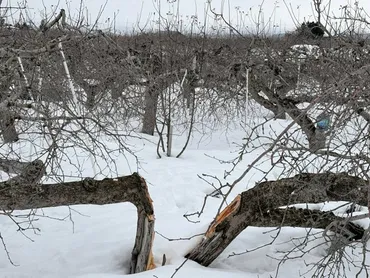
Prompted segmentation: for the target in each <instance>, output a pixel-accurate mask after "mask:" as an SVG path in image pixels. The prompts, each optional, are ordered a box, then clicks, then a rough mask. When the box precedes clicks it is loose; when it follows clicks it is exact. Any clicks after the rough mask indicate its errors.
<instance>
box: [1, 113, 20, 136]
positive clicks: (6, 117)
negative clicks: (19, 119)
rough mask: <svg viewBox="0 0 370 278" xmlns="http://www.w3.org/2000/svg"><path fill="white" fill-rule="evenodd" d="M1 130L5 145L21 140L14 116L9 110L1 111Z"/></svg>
mask: <svg viewBox="0 0 370 278" xmlns="http://www.w3.org/2000/svg"><path fill="white" fill-rule="evenodd" d="M0 129H1V134H2V135H3V140H4V143H14V142H17V141H18V140H19V137H18V132H17V130H16V129H15V119H14V116H13V115H12V112H11V111H9V109H7V108H4V109H1V111H0Z"/></svg>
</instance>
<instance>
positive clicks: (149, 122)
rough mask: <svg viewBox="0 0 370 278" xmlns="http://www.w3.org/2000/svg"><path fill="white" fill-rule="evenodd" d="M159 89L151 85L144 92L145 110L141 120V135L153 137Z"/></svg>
mask: <svg viewBox="0 0 370 278" xmlns="http://www.w3.org/2000/svg"><path fill="white" fill-rule="evenodd" d="M158 96H159V88H158V87H157V86H155V85H151V86H149V87H148V88H147V90H146V92H145V100H144V105H145V108H144V109H145V110H144V118H143V128H142V130H141V132H142V133H145V134H149V135H154V130H155V125H156V121H157V108H158Z"/></svg>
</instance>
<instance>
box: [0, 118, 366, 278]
mask: <svg viewBox="0 0 370 278" xmlns="http://www.w3.org/2000/svg"><path fill="white" fill-rule="evenodd" d="M288 123H289V121H288V120H287V121H281V120H280V121H275V122H273V128H275V129H277V130H282V129H283V128H284V127H285V126H286V125H287V124H288ZM185 136H186V133H182V134H181V135H179V136H175V137H174V141H173V144H174V149H173V153H174V154H177V153H178V152H179V151H180V150H181V148H182V146H183V143H184V142H185ZM245 136H246V134H245V131H244V130H243V129H242V128H238V126H237V125H236V126H235V127H229V128H228V129H226V128H220V129H219V130H217V131H214V132H213V133H212V134H208V135H206V136H204V134H201V133H198V134H194V136H193V138H192V140H191V142H190V145H189V147H188V149H187V150H186V151H185V153H184V155H183V156H181V157H180V158H178V159H177V158H174V157H170V158H169V157H166V156H165V155H163V156H162V158H161V159H159V158H157V155H156V143H157V138H156V137H151V136H144V137H143V138H144V139H145V140H143V139H140V138H131V139H129V141H128V143H129V144H130V146H131V148H132V149H134V150H135V151H136V155H137V157H138V159H139V164H137V162H136V160H135V159H134V158H133V157H132V156H130V155H127V156H126V157H123V156H122V155H120V156H118V155H117V157H116V161H115V162H116V165H117V172H116V173H104V171H103V172H101V173H99V174H97V175H96V177H97V178H102V177H104V174H106V175H107V176H114V175H127V174H130V173H131V172H134V171H138V172H139V173H140V174H141V175H142V176H143V177H144V178H145V179H146V181H147V183H148V186H149V191H150V194H151V196H152V199H153V202H154V208H155V215H156V224H155V225H156V226H155V229H156V231H157V232H158V233H160V234H163V235H164V236H165V237H168V238H173V239H176V238H187V237H192V236H194V235H198V234H201V233H203V232H205V230H206V229H207V227H208V225H209V223H210V222H211V221H212V219H213V217H214V216H215V213H216V211H217V209H218V206H219V204H220V202H221V199H218V198H209V199H208V202H207V206H206V209H205V212H204V214H203V215H202V216H201V217H200V218H197V217H193V218H192V220H194V221H199V222H198V223H191V222H189V221H187V220H186V219H185V218H184V217H183V215H184V214H186V213H192V212H196V211H198V210H199V209H200V208H201V206H202V203H203V199H204V196H205V194H207V193H210V192H212V191H213V188H212V187H211V186H210V185H208V184H206V183H205V182H204V181H202V180H201V179H199V177H198V176H197V175H201V174H202V173H207V174H211V175H217V176H218V177H220V178H222V177H223V174H224V171H225V170H227V169H229V168H230V165H227V164H223V163H220V162H219V161H218V160H217V159H214V158H213V157H216V158H219V159H222V160H228V159H232V158H234V157H236V156H237V151H238V149H239V147H238V145H240V144H241V143H242V138H243V137H245ZM17 146H18V152H21V151H22V150H24V152H29V146H27V145H22V143H19V144H18V145H17ZM260 153H261V150H255V151H252V152H251V153H249V154H246V155H245V156H244V157H243V161H242V162H241V163H240V164H239V165H238V167H237V168H236V170H235V171H234V172H233V174H232V175H231V176H229V177H228V181H232V180H233V179H234V178H236V177H238V175H240V173H241V172H242V171H243V170H244V169H245V168H246V167H247V165H248V163H250V161H252V160H253V158H254V157H256V156H257V155H259V154H260ZM71 157H73V159H78V152H75V153H73V154H71ZM80 161H82V162H83V163H82V164H83V167H82V168H83V169H84V171H83V173H80V174H81V176H82V177H87V176H94V174H96V173H94V171H96V167H97V166H96V165H95V166H93V165H92V160H90V159H88V158H87V157H86V155H83V153H81V157H80ZM263 161H264V162H263V163H259V166H258V167H259V168H260V169H268V168H269V166H270V164H269V163H270V160H269V157H266V159H264V160H263ZM97 163H99V160H97ZM62 168H63V169H64V172H65V173H68V175H69V174H70V175H71V176H72V177H71V178H69V179H66V180H73V179H76V178H73V175H75V176H77V175H78V173H74V171H76V169H75V168H74V167H72V166H71V165H70V164H69V161H68V160H65V161H63V162H62ZM94 169H95V170H94ZM262 175H263V174H262V173H261V172H260V171H257V170H253V171H251V172H250V173H249V174H248V175H247V176H246V177H245V178H244V180H243V181H242V182H241V183H240V184H238V186H237V187H236V188H235V189H234V191H233V192H232V194H231V195H230V198H229V200H230V201H231V200H232V199H233V198H234V197H235V196H236V195H237V194H238V193H240V192H242V191H243V190H246V189H248V188H251V187H253V186H254V184H255V182H257V181H259V179H260V178H262ZM278 176H279V171H278V169H277V170H276V169H275V170H274V171H272V172H271V173H269V175H268V177H269V178H270V179H276V178H277V177H278ZM2 178H3V179H6V175H2ZM46 181H48V182H51V178H50V177H49V180H45V182H46ZM338 205H340V204H337V203H334V204H333V203H331V204H321V205H320V204H316V205H315V207H316V208H323V207H324V206H325V208H324V209H332V208H334V207H336V206H338ZM343 211H344V209H343V208H342V209H341V210H339V211H338V213H339V214H340V213H343ZM27 213H28V211H17V212H15V214H16V215H19V217H21V215H26V214H27ZM18 220H20V218H18ZM25 220H26V218H25ZM33 220H34V221H33V222H32V225H31V224H30V223H27V222H26V223H24V224H23V225H22V226H23V227H28V228H33V229H28V230H26V231H24V232H23V233H21V232H20V231H17V227H16V226H15V225H14V223H13V222H12V221H11V220H10V219H9V218H8V217H6V216H1V215H0V232H1V236H2V237H3V239H4V242H5V244H6V247H7V250H8V251H9V253H10V257H11V259H12V261H13V262H14V264H15V265H16V266H14V265H12V264H11V263H10V262H9V260H8V258H7V256H6V252H5V251H3V250H0V277H4V278H5V277H8V278H10V277H13V278H15V277H17V278H20V277H27V278H30V277H34V278H41V277H45V278H46V277H48V278H49V277H80V278H81V277H84V278H87V277H89V278H95V277H96V278H116V277H123V276H125V274H127V273H128V267H129V261H130V255H131V249H132V248H133V244H134V236H135V229H136V211H135V207H134V206H133V205H131V204H129V203H123V204H111V205H104V206H96V205H77V206H72V207H70V208H68V207H57V208H45V209H38V210H37V213H36V216H35V217H34V219H33ZM363 224H364V226H366V225H368V223H367V222H366V221H363ZM306 232H307V231H306V229H301V228H290V227H284V228H282V231H281V232H280V235H279V237H278V238H277V240H276V241H274V242H273V243H272V244H270V245H267V246H265V247H263V248H260V249H258V250H256V251H254V252H250V253H246V254H242V255H238V256H231V257H229V255H230V254H233V253H234V252H235V253H239V252H244V251H245V250H250V249H253V248H256V247H258V246H262V245H264V244H266V243H268V242H270V241H271V240H272V238H273V235H275V234H276V233H277V231H276V230H275V229H274V228H255V227H249V228H247V229H246V230H245V231H243V232H242V233H241V234H240V235H239V236H238V237H237V238H236V239H235V240H234V241H233V242H232V243H231V245H230V246H229V247H228V248H227V249H226V250H225V251H224V252H223V253H222V255H221V256H220V257H219V258H218V259H217V260H216V261H215V262H214V263H213V264H212V265H211V266H210V267H207V268H205V267H202V266H199V265H198V264H196V263H195V262H191V261H187V262H186V263H185V264H184V265H183V266H182V267H181V268H180V269H179V270H178V272H177V273H176V276H175V277H178V278H181V277H184V278H185V277H186V278H188V277H193V278H196V277H199V278H201V277H212V278H221V277H222V278H226V277H227V278H229V277H230V278H238V277H240V278H241V277H243V278H248V277H261V278H263V277H270V275H271V276H272V277H275V275H276V270H277V267H278V266H279V260H278V259H277V258H281V257H282V256H283V254H282V253H279V252H282V251H288V250H290V249H291V248H293V247H294V244H295V243H297V242H298V241H300V240H302V239H303V238H304V236H305V234H306ZM311 233H312V234H316V235H321V231H317V230H313V231H311ZM300 237H302V238H300ZM317 237H318V238H317V239H315V240H313V241H312V242H309V243H308V245H307V249H309V248H310V247H312V246H315V245H316V244H320V243H322V242H323V241H324V240H323V239H322V238H321V236H317ZM199 239H200V236H195V237H193V238H192V239H191V240H174V241H168V240H167V239H165V238H163V237H162V236H160V235H159V234H157V235H156V237H155V241H154V247H153V252H154V258H155V263H156V264H157V265H160V264H161V262H162V256H163V254H165V255H166V258H167V262H166V265H165V266H164V267H160V266H158V267H157V268H156V269H154V270H152V271H148V272H144V273H140V274H136V275H133V277H159V278H164V277H171V275H173V273H174V272H175V269H176V268H178V267H179V266H180V265H181V264H182V263H183V261H184V255H185V254H186V253H187V252H188V251H189V250H191V248H192V247H194V246H195V244H196V243H197V242H198V240H199ZM327 247H328V246H327V245H325V244H324V245H322V246H320V247H318V248H315V249H313V250H312V251H311V252H310V253H309V254H307V255H305V256H304V257H303V258H298V259H292V260H287V261H286V262H285V263H284V264H281V265H280V268H279V272H278V277H284V278H297V277H300V275H302V276H303V277H311V275H312V272H308V273H307V274H304V273H305V272H306V271H308V270H309V266H307V264H308V263H313V262H316V261H318V260H320V259H321V258H322V257H323V255H325V250H326V248H327ZM297 254H298V253H297ZM360 259H361V257H359V258H358V260H360ZM349 271H350V270H349ZM349 273H350V275H352V274H354V273H356V271H355V270H354V271H353V272H349ZM351 273H352V274H351ZM348 277H351V276H348ZM360 277H364V276H360Z"/></svg>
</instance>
